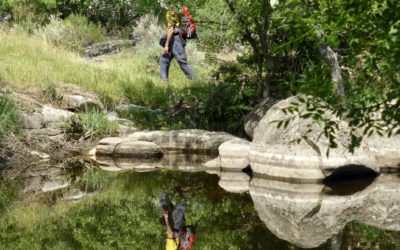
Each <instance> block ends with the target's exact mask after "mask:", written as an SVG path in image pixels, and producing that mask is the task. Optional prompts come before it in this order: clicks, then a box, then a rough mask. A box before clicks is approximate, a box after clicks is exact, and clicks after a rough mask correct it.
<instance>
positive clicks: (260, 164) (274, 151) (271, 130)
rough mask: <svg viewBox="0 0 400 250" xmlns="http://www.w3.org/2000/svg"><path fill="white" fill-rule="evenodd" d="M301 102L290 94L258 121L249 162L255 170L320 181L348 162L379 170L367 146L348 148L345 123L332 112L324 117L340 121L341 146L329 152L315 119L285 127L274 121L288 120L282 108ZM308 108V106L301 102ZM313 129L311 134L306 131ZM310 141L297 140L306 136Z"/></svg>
mask: <svg viewBox="0 0 400 250" xmlns="http://www.w3.org/2000/svg"><path fill="white" fill-rule="evenodd" d="M292 102H298V97H296V96H295V97H291V98H288V99H286V100H283V101H280V102H278V103H277V104H276V105H274V106H273V107H272V108H271V109H269V110H268V112H267V113H266V114H265V116H264V118H263V119H262V120H261V121H260V123H259V124H258V126H257V128H256V130H255V133H254V139H253V142H252V143H251V145H250V153H249V158H250V165H251V168H252V170H253V171H254V172H255V173H259V174H264V175H269V176H275V177H281V178H288V179H303V180H310V181H313V180H315V181H318V180H322V179H324V178H325V177H326V176H328V175H330V174H331V172H332V171H333V170H335V169H336V168H338V167H342V166H346V165H363V166H366V167H368V168H371V169H372V170H374V171H376V172H378V171H379V168H378V167H377V165H376V159H375V157H374V156H373V155H372V154H371V152H370V150H369V149H368V148H367V147H366V146H361V147H359V148H357V149H356V150H355V152H354V154H351V153H350V152H349V150H348V145H349V143H350V138H349V136H348V134H349V133H348V132H349V129H350V128H349V127H348V125H347V123H346V122H344V121H342V120H340V119H339V118H337V117H335V116H334V115H332V114H329V113H326V114H324V115H325V116H327V117H329V118H330V119H332V120H334V121H336V122H337V124H338V126H339V129H338V131H339V134H338V135H337V144H338V147H337V148H334V149H332V148H331V149H330V153H329V157H327V155H326V152H327V150H328V147H329V140H328V139H327V138H326V137H325V136H324V130H323V127H320V126H319V125H317V124H315V123H314V121H313V120H312V119H307V120H304V119H294V120H291V121H290V122H289V124H288V126H287V127H286V128H283V127H284V126H282V127H281V128H277V123H276V122H275V121H280V120H283V121H285V120H287V119H290V118H291V117H292V115H291V114H289V113H288V114H284V113H283V112H282V111H281V109H282V108H285V107H288V106H291V103H292ZM298 108H299V110H300V111H305V105H301V104H300V105H299V107H298ZM309 129H311V132H310V133H307V132H308V131H309ZM306 134H307V137H308V139H307V140H301V141H300V143H297V139H299V138H301V137H302V136H303V135H306Z"/></svg>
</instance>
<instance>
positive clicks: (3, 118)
mask: <svg viewBox="0 0 400 250" xmlns="http://www.w3.org/2000/svg"><path fill="white" fill-rule="evenodd" d="M19 129H20V118H19V114H18V110H17V108H16V107H15V105H14V104H13V103H12V101H11V100H10V99H8V98H7V97H5V96H0V137H1V136H4V135H7V134H10V133H15V132H18V130H19Z"/></svg>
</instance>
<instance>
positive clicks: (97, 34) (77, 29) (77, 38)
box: [36, 15, 106, 52]
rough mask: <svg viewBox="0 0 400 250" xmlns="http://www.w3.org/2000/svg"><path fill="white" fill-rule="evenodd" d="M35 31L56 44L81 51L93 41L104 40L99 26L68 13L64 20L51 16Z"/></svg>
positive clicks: (82, 17)
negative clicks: (48, 21) (47, 21)
mask: <svg viewBox="0 0 400 250" xmlns="http://www.w3.org/2000/svg"><path fill="white" fill-rule="evenodd" d="M36 33H37V34H38V35H42V36H44V37H45V38H46V39H47V40H49V41H51V42H52V43H53V44H55V45H57V46H63V47H65V48H68V49H72V50H75V51H79V52H83V51H84V48H85V47H87V46H89V45H91V44H93V43H97V42H103V41H105V40H106V37H105V36H104V35H103V34H102V31H101V29H100V27H99V26H97V25H95V24H93V23H91V22H89V21H88V19H87V18H86V17H84V16H79V15H70V16H69V17H68V18H67V19H65V20H61V19H59V18H57V17H55V16H52V17H51V18H50V23H49V24H47V25H46V26H44V27H42V28H40V29H39V30H37V32H36Z"/></svg>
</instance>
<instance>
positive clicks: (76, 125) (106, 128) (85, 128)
mask: <svg viewBox="0 0 400 250" xmlns="http://www.w3.org/2000/svg"><path fill="white" fill-rule="evenodd" d="M63 128H65V129H66V131H67V132H68V133H73V134H79V135H80V136H84V137H93V136H106V135H115V134H117V131H118V122H116V121H109V120H108V119H107V116H106V114H104V113H100V112H96V111H91V112H87V113H81V114H75V115H73V116H71V117H70V118H68V120H67V121H66V123H65V124H64V125H63Z"/></svg>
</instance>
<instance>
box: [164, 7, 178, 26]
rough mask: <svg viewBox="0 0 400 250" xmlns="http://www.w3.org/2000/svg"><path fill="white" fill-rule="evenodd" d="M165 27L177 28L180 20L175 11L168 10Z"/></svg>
mask: <svg viewBox="0 0 400 250" xmlns="http://www.w3.org/2000/svg"><path fill="white" fill-rule="evenodd" d="M166 19H167V26H168V28H169V27H174V28H175V27H179V26H180V21H181V20H180V18H179V14H178V13H177V12H176V9H172V10H169V11H168V12H167V15H166Z"/></svg>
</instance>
